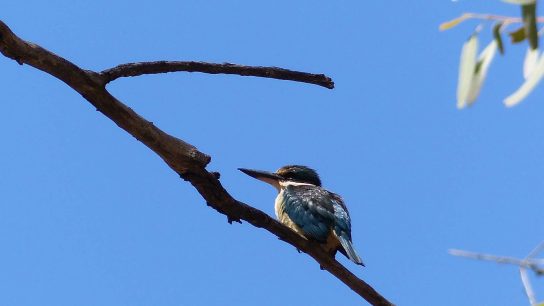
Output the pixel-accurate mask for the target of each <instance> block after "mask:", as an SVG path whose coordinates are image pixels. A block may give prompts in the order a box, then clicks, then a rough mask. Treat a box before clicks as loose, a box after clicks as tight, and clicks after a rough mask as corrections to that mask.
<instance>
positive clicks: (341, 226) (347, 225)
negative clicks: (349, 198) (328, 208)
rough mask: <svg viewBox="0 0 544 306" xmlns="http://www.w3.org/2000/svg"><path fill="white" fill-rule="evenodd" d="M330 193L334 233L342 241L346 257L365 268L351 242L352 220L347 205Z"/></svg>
mask: <svg viewBox="0 0 544 306" xmlns="http://www.w3.org/2000/svg"><path fill="white" fill-rule="evenodd" d="M329 193H330V198H331V199H333V201H332V202H333V208H334V233H335V234H336V237H338V241H340V244H341V245H342V247H343V248H344V251H346V253H345V255H347V256H348V258H349V259H350V260H351V261H353V262H355V263H356V264H360V265H363V266H364V264H363V261H362V260H361V257H359V255H358V254H357V252H356V251H355V249H354V248H353V244H352V242H351V218H350V217H349V212H348V209H347V207H346V204H344V201H343V200H342V197H340V196H339V195H337V194H335V193H332V192H329Z"/></svg>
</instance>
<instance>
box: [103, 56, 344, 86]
mask: <svg viewBox="0 0 544 306" xmlns="http://www.w3.org/2000/svg"><path fill="white" fill-rule="evenodd" d="M179 71H186V72H203V73H210V74H237V75H242V76H255V77H262V78H271V79H278V80H288V81H295V82H302V83H309V84H315V85H319V86H323V87H326V88H329V89H333V88H334V82H333V81H332V80H331V78H329V77H328V76H326V75H324V74H313V73H307V72H300V71H293V70H288V69H283V68H278V67H255V66H243V65H236V64H231V63H223V64H216V63H204V62H178V61H157V62H140V63H128V64H122V65H119V66H116V67H113V68H110V69H107V70H104V71H102V72H100V74H101V75H102V76H103V78H104V80H105V82H106V83H109V82H111V81H113V80H115V79H118V78H121V77H133V76H139V75H143V74H156V73H167V72H179Z"/></svg>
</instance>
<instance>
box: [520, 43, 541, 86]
mask: <svg viewBox="0 0 544 306" xmlns="http://www.w3.org/2000/svg"><path fill="white" fill-rule="evenodd" d="M538 57H539V52H538V49H531V48H527V53H525V60H524V61H523V77H524V78H525V79H527V78H528V77H529V75H531V73H532V72H533V70H534V69H535V67H536V64H537V63H538Z"/></svg>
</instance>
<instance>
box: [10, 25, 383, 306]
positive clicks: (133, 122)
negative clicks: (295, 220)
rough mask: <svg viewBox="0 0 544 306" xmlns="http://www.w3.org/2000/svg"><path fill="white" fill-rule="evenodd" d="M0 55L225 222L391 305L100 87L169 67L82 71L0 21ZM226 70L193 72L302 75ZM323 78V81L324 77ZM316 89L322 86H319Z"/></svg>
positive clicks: (203, 160) (201, 156)
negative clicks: (266, 236) (55, 89)
mask: <svg viewBox="0 0 544 306" xmlns="http://www.w3.org/2000/svg"><path fill="white" fill-rule="evenodd" d="M0 52H1V53H2V54H4V55H5V56H6V57H8V58H11V59H13V60H15V61H17V62H18V63H19V64H21V65H22V64H28V65H30V66H32V67H34V68H37V69H39V70H42V71H44V72H46V73H48V74H50V75H52V76H54V77H56V78H58V79H59V80H61V81H63V82H64V83H66V84H67V85H68V86H70V87H71V88H72V89H74V90H75V91H77V92H78V93H79V94H81V96H83V98H85V99H86V100H87V101H88V102H89V103H91V104H92V105H93V106H94V107H96V109H97V110H98V111H100V112H101V113H103V114H104V115H105V116H107V117H108V118H110V119H111V120H112V121H113V122H115V124H117V125H118V126H119V127H120V128H122V129H123V130H125V131H126V132H128V133H129V134H131V135H132V136H134V137H135V138H136V139H138V140H139V141H140V142H142V143H143V144H144V145H146V146H147V147H148V148H150V149H151V150H153V152H155V153H156V154H157V155H159V156H160V157H161V158H162V159H163V160H164V162H165V163H166V164H167V165H168V166H169V167H170V168H171V169H172V170H174V171H175V172H176V173H178V174H179V175H180V177H181V178H183V179H184V180H186V181H189V182H190V183H191V184H192V185H193V186H194V187H195V188H196V189H197V191H198V192H199V193H200V194H201V196H202V197H203V198H204V200H205V201H206V203H207V204H208V205H209V206H210V207H212V208H213V209H215V210H217V211H218V212H220V213H222V214H224V215H226V216H227V220H228V221H229V222H232V221H237V222H240V221H241V220H245V221H247V222H249V223H251V224H252V225H253V226H255V227H258V228H264V229H266V230H267V231H269V232H270V233H272V234H274V235H276V236H277V237H279V238H280V239H281V240H283V241H285V242H287V243H289V244H291V245H293V246H294V247H295V248H297V249H299V250H301V251H302V252H304V253H307V254H308V255H310V256H311V257H312V258H314V259H315V260H316V261H317V262H318V263H319V265H320V266H321V267H323V269H325V270H327V271H329V272H330V273H331V274H333V275H334V276H335V277H336V278H338V279H339V280H340V281H342V282H343V283H345V284H346V285H347V286H348V287H349V288H351V289H352V290H353V291H355V292H356V293H357V294H359V295H360V296H361V297H363V298H364V299H365V300H367V301H368V302H369V303H370V304H372V305H393V304H392V303H391V302H389V301H388V300H387V299H385V298H384V297H383V296H381V295H380V294H379V293H378V292H377V291H376V290H374V289H373V288H372V287H371V286H370V285H368V284H367V283H366V282H364V281H363V280H361V279H359V278H358V277H357V276H355V275H354V274H353V273H351V272H350V271H349V270H348V269H346V268H345V267H344V266H342V265H341V264H340V263H338V262H337V261H336V260H335V259H334V258H332V257H331V256H329V255H328V254H327V253H326V252H324V251H323V249H322V248H321V247H320V246H319V245H317V244H315V243H312V242H310V241H307V240H305V239H303V238H301V237H300V236H298V235H297V234H296V233H295V232H293V231H291V230H290V229H289V228H287V227H285V226H284V225H282V224H281V223H279V222H277V221H276V220H274V219H273V218H271V217H269V216H268V215H267V214H265V213H264V212H262V211H260V210H258V209H256V208H253V207H251V206H249V205H247V204H244V203H242V202H239V201H237V200H235V199H234V198H233V197H232V196H231V195H230V194H229V193H228V192H227V191H226V190H225V189H224V188H223V186H222V185H221V183H220V182H219V180H218V179H217V173H214V172H208V171H207V170H206V165H207V164H208V163H209V162H210V160H211V158H210V157H209V156H208V155H206V154H204V153H202V152H200V151H199V150H198V149H197V148H195V147H194V146H192V145H191V144H189V143H186V142H184V141H183V140H181V139H178V138H176V137H174V136H171V135H169V134H167V133H165V132H164V131H162V130H161V129H159V128H158V127H156V126H155V125H153V123H152V122H149V121H148V120H146V119H145V118H143V117H141V116H140V115H138V114H137V113H136V112H134V111H133V110H132V109H131V108H129V107H128V106H126V105H125V104H123V103H121V102H120V101H119V100H117V99H116V98H115V97H113V96H112V95H111V94H110V93H109V92H108V91H107V90H106V88H105V85H106V84H107V83H108V82H110V81H112V80H114V79H116V78H119V77H123V76H131V75H141V74H146V73H161V72H169V71H174V70H172V69H174V68H172V67H171V66H169V65H166V66H164V67H163V66H161V64H157V65H155V64H149V63H147V64H142V63H140V64H127V65H124V66H123V65H121V66H118V67H116V68H112V69H109V70H106V71H103V72H102V73H97V72H94V71H89V70H83V69H81V68H80V67H78V66H77V65H75V64H73V63H71V62H70V61H68V60H66V59H64V58H62V57H60V56H58V55H56V54H54V53H52V52H50V51H48V50H46V49H44V48H42V47H40V46H38V45H36V44H33V43H30V42H26V41H24V40H22V39H20V38H19V37H17V36H16V35H15V34H14V33H13V32H12V31H11V30H10V29H9V27H8V26H7V25H6V24H5V23H3V22H2V21H0ZM159 63H160V62H159ZM165 63H166V62H165ZM178 63H179V62H178ZM205 65H206V64H205ZM207 65H209V67H214V66H213V65H216V64H207ZM229 65H231V64H228V65H227V66H223V68H221V69H223V70H221V69H219V70H209V71H206V69H201V70H198V71H200V72H205V73H222V72H220V71H223V72H225V71H230V72H229V73H232V74H241V75H246V74H244V73H245V72H244V71H253V72H255V73H253V74H251V75H255V76H261V77H275V78H280V79H286V80H293V81H301V79H300V78H297V76H296V75H297V74H298V75H299V76H300V75H304V73H300V72H290V73H291V74H289V73H288V71H289V70H281V71H282V73H283V74H282V75H281V77H278V74H276V75H274V76H271V75H273V73H271V74H270V75H260V74H258V73H257V72H256V71H261V72H263V71H266V69H265V70H263V67H246V66H235V67H246V68H248V70H247V69H246V70H243V69H238V68H236V69H234V68H232V67H231V68H229V69H231V70H228V69H227V68H228V67H230V66H229ZM202 67H203V66H202ZM178 68H179V67H178ZM193 68H194V67H193ZM146 69H147V70H146ZM161 69H162V70H161ZM169 69H170V70H169ZM237 69H238V70H237ZM252 69H253V70H252ZM269 69H272V70H268V71H275V72H278V73H279V71H280V70H278V68H269ZM175 71H181V70H175ZM184 71H185V70H184ZM187 71H189V70H187ZM194 71H197V70H194ZM213 71H215V72H213ZM225 73H226V72H225ZM293 75H295V76H293ZM323 77H324V78H327V77H325V76H323ZM327 79H328V78H327ZM329 80H330V79H329ZM310 83H312V82H310ZM320 85H321V86H325V85H322V84H320ZM325 87H328V86H325ZM330 88H332V81H331V82H330Z"/></svg>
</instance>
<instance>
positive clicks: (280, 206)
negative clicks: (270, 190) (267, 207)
mask: <svg viewBox="0 0 544 306" xmlns="http://www.w3.org/2000/svg"><path fill="white" fill-rule="evenodd" d="M284 195H285V194H284V190H283V189H281V190H280V193H278V196H277V197H276V201H275V203H274V211H275V212H276V217H277V218H278V221H280V222H281V223H282V224H283V225H285V226H287V227H288V228H290V229H292V230H294V231H295V232H296V233H297V234H299V235H301V236H302V237H305V235H304V231H303V230H302V229H301V228H300V227H299V226H298V225H296V224H295V222H293V220H291V218H290V217H289V215H288V214H287V213H286V212H285V198H284Z"/></svg>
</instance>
